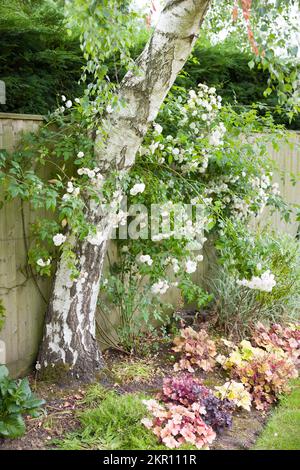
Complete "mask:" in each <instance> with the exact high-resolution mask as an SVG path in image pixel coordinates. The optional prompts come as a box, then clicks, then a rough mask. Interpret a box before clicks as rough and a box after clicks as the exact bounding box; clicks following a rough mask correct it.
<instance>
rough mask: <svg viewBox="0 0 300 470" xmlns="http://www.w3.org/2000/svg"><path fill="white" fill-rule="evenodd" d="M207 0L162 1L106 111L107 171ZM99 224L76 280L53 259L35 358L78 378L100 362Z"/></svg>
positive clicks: (185, 49)
mask: <svg viewBox="0 0 300 470" xmlns="http://www.w3.org/2000/svg"><path fill="white" fill-rule="evenodd" d="M209 2H210V0H169V1H167V3H166V6H165V8H164V9H163V11H162V13H161V16H160V19H159V21H158V24H157V26H156V28H155V31H154V32H153V35H152V37H151V39H150V40H149V42H148V44H147V45H146V47H145V49H144V51H143V52H142V54H141V56H140V57H139V58H138V60H137V65H138V67H139V73H138V74H136V75H134V74H133V73H132V72H129V73H128V74H127V75H126V76H125V78H124V80H123V81H122V83H121V87H120V92H119V96H120V99H123V100H124V101H125V103H126V105H125V106H124V107H122V108H121V109H120V110H119V111H117V112H116V113H114V114H113V115H111V116H109V119H108V129H109V132H108V138H107V141H106V144H105V146H104V148H101V150H98V151H97V150H96V154H97V160H98V161H97V164H98V166H99V167H101V168H102V169H105V171H106V172H107V173H108V172H109V170H110V168H116V166H117V168H119V169H120V170H121V169H125V170H128V169H129V168H130V167H131V166H132V165H133V164H134V160H135V155H136V152H137V150H138V148H139V146H140V145H141V143H142V140H143V137H144V135H145V133H146V131H147V128H148V126H149V124H150V123H151V122H152V121H153V120H154V119H155V117H156V115H157V113H158V111H159V109H160V106H161V104H162V102H163V100H164V98H165V97H166V95H167V93H168V91H169V90H170V88H171V86H172V85H173V83H174V81H175V79H176V77H177V75H178V73H179V71H180V70H181V69H182V67H183V65H184V64H185V62H186V60H187V58H188V56H189V55H190V52H191V50H192V48H193V45H194V43H195V41H196V39H197V36H198V34H199V30H200V27H201V23H202V20H203V18H204V16H205V13H206V11H207V8H208V5H209ZM96 149H97V141H96ZM91 217H92V219H93V222H94V223H96V224H97V222H98V221H99V220H100V219H101V218H102V216H101V214H100V211H99V213H98V211H97V208H96V209H94V210H93V212H92V215H91ZM101 224H102V227H104V229H103V230H102V233H99V234H98V236H97V237H96V238H94V240H91V239H89V241H88V240H86V241H84V242H83V243H78V244H77V246H76V251H77V255H78V259H79V265H80V271H81V280H80V282H77V283H73V284H72V283H70V281H69V276H68V268H67V267H66V265H65V263H64V262H63V261H62V260H61V261H60V263H59V265H58V268H57V272H56V277H55V282H54V287H53V292H52V296H51V300H50V303H49V308H48V311H47V314H46V320H45V330H44V337H43V341H42V344H41V348H40V353H39V358H38V359H39V362H40V364H41V366H42V368H44V367H52V365H53V364H54V365H57V364H67V365H68V367H70V373H71V374H72V375H73V377H74V378H79V379H81V380H90V379H93V378H94V375H95V371H96V370H97V369H98V368H101V366H102V358H101V354H100V352H99V350H98V346H97V342H96V338H95V336H96V335H95V311H96V304H97V297H98V292H99V283H100V277H101V272H102V266H103V261H104V257H105V254H106V246H107V239H108V238H109V233H110V231H111V229H112V227H111V218H110V217H109V216H108V217H106V220H103V218H102V221H101ZM84 276H85V277H84ZM71 284H72V285H71Z"/></svg>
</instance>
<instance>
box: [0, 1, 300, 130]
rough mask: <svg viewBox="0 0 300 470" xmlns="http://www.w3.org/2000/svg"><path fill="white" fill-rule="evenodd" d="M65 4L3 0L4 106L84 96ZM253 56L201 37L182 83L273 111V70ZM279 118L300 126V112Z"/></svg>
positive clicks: (0, 60) (37, 109) (32, 108)
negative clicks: (253, 64) (256, 65)
mask: <svg viewBox="0 0 300 470" xmlns="http://www.w3.org/2000/svg"><path fill="white" fill-rule="evenodd" d="M62 5H63V1H61V0H0V80H4V81H5V83H6V88H7V104H6V105H5V106H4V105H0V111H6V112H16V113H37V114H46V113H47V112H48V111H50V110H51V111H52V110H53V109H55V108H56V107H57V103H58V97H59V95H61V94H64V95H66V96H68V97H69V98H71V99H72V98H75V97H76V96H80V94H81V91H82V85H79V84H78V80H79V77H80V75H81V67H82V65H83V63H84V61H83V58H82V55H81V51H80V47H79V42H78V40H76V39H74V38H73V39H71V38H70V37H69V36H68V35H67V33H66V30H65V27H64V25H63V9H62ZM137 42H138V44H137V46H136V48H135V50H134V51H132V56H133V57H136V56H137V55H138V54H139V52H140V51H141V50H142V48H143V45H144V42H145V35H141V36H140V37H139V38H138V41H137ZM250 60H251V57H250V55H248V54H247V53H240V52H237V51H236V49H235V48H234V46H232V45H231V46H230V45H228V44H227V45H220V46H216V47H210V48H205V47H202V46H201V43H200V42H199V43H198V44H197V45H196V48H195V50H194V53H193V56H192V57H191V58H190V59H189V60H188V62H187V64H186V66H185V68H184V71H183V73H182V74H181V75H180V76H179V77H178V78H177V81H176V85H179V86H185V87H188V88H190V87H195V86H197V84H198V83H199V82H202V83H207V84H208V85H211V86H212V85H214V86H215V87H216V88H217V90H218V92H219V93H220V95H221V96H222V97H223V99H224V101H225V102H230V103H232V104H236V105H238V106H250V105H251V104H252V103H257V102H260V103H262V105H264V106H266V109H269V110H271V111H272V110H273V109H274V107H275V106H276V95H274V96H273V95H271V96H270V97H268V98H264V96H263V91H264V90H265V88H266V86H267V79H268V76H267V74H266V73H263V72H261V71H259V70H257V69H252V70H250V69H249V67H248V62H249V61H250ZM117 64H118V59H117V58H116V57H114V58H112V64H111V71H112V72H111V78H112V80H114V79H115V70H116V67H115V66H116V65H117ZM109 65H110V64H109ZM117 68H118V65H117ZM121 76H122V70H120V71H119V78H120V77H121ZM263 112H265V111H264V110H262V113H263ZM275 120H276V121H277V122H279V123H285V124H286V125H287V126H288V127H290V128H294V129H299V128H300V119H299V118H297V119H295V120H294V122H293V123H292V124H291V125H290V124H289V123H288V122H287V119H286V118H285V117H283V116H278V115H277V116H276V115H275Z"/></svg>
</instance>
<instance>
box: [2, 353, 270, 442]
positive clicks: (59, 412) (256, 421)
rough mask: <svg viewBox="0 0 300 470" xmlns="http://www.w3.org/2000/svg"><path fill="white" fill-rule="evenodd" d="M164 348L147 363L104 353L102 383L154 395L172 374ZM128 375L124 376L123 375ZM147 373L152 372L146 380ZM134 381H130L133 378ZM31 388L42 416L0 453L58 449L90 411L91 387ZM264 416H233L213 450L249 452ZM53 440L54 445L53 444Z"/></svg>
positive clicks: (210, 378)
mask: <svg viewBox="0 0 300 470" xmlns="http://www.w3.org/2000/svg"><path fill="white" fill-rule="evenodd" d="M163 352H164V349H163V348H162V350H161V351H160V353H158V354H156V355H155V356H153V357H151V359H149V360H148V361H144V359H138V358H135V359H130V358H128V357H126V356H124V355H122V354H118V353H115V352H109V353H106V361H107V366H108V367H107V370H106V371H104V372H103V377H102V379H101V382H102V383H103V384H104V385H105V387H108V388H109V389H111V390H116V391H117V393H120V394H129V393H130V394H132V393H133V394H137V393H139V392H142V393H145V394H147V395H148V394H149V395H151V396H153V395H155V394H156V393H157V392H158V391H159V390H160V388H161V386H162V382H163V377H164V376H166V375H170V374H171V373H172V364H171V363H170V362H169V361H164V360H163V357H166V356H165V355H164V354H163ZM111 367H113V369H114V370H120V371H121V370H122V371H123V378H122V379H118V378H117V377H115V380H117V381H114V380H113V375H112V374H111V373H109V372H108V370H109V369H111ZM126 372H127V373H126ZM149 372H151V373H152V375H151V377H150V378H149V376H148V374H149ZM133 374H135V375H136V380H132V375H133ZM204 375H206V378H205V379H204V383H205V384H207V385H212V384H217V383H220V374H219V372H214V373H210V374H202V378H204ZM30 382H31V385H32V388H33V389H34V390H35V392H36V394H37V395H38V396H40V397H42V398H44V399H45V400H46V402H47V404H46V407H45V410H46V414H45V416H42V417H41V418H38V419H36V418H28V419H27V420H26V421H27V423H26V424H27V432H26V435H25V436H23V437H21V438H19V439H5V440H4V439H2V440H1V439H0V450H5V449H15V450H29V449H31V450H41V449H55V448H57V440H62V441H63V439H64V437H65V436H66V434H68V433H72V432H73V431H76V430H79V429H80V421H79V419H78V413H80V411H84V410H86V409H88V408H89V404H87V403H84V397H85V396H86V394H87V392H88V390H89V389H90V387H88V386H82V387H80V388H77V387H76V388H74V387H72V386H64V387H62V386H58V385H56V384H47V383H43V382H36V381H35V377H34V376H32V377H30ZM266 417H267V416H266V415H265V414H262V413H260V412H258V411H256V410H252V411H251V412H247V411H241V412H238V413H236V414H235V416H234V419H233V426H232V429H230V430H228V431H225V432H224V433H223V434H222V435H221V436H219V437H217V439H216V440H215V442H214V444H213V445H212V447H211V448H212V449H249V448H251V447H253V445H254V443H255V441H256V439H257V437H258V436H259V434H260V433H261V431H262V429H263V426H264V423H265V421H266ZM53 439H55V444H54V443H53Z"/></svg>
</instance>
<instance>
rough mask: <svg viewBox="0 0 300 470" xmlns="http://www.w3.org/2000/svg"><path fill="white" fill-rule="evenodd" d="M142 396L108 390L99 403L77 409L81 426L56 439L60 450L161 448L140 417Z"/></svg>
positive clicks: (142, 413) (144, 409) (142, 405)
mask: <svg viewBox="0 0 300 470" xmlns="http://www.w3.org/2000/svg"><path fill="white" fill-rule="evenodd" d="M143 398H145V397H143V396H142V395H134V394H125V395H121V396H120V395H117V394H116V393H115V392H110V393H108V395H107V396H106V398H105V399H104V400H103V401H102V403H101V405H100V406H97V407H95V408H92V409H90V410H86V411H83V412H80V413H79V415H78V417H79V420H80V423H81V429H80V430H79V431H77V432H76V433H73V434H71V435H69V436H67V437H66V439H65V440H64V441H62V442H58V443H57V444H58V446H59V448H60V449H64V450H75V449H76V450H83V449H98V450H99V449H100V450H159V449H161V450H163V449H166V447H165V446H164V445H162V444H158V443H157V440H156V437H155V436H154V434H152V432H151V431H149V430H147V429H146V428H145V427H144V426H143V425H142V424H141V420H142V418H144V416H145V413H146V407H145V405H144V404H143V403H142V399H143Z"/></svg>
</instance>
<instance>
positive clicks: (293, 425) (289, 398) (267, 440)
mask: <svg viewBox="0 0 300 470" xmlns="http://www.w3.org/2000/svg"><path fill="white" fill-rule="evenodd" d="M299 449H300V379H297V380H295V381H293V382H292V392H291V394H290V395H285V396H284V397H283V398H282V399H281V401H280V405H279V406H278V408H277V409H276V410H275V411H274V412H273V414H272V416H271V418H270V420H269V422H268V424H267V426H266V427H265V429H264V431H263V433H262V434H261V436H260V437H259V438H258V441H257V442H256V445H255V447H254V450H299Z"/></svg>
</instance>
